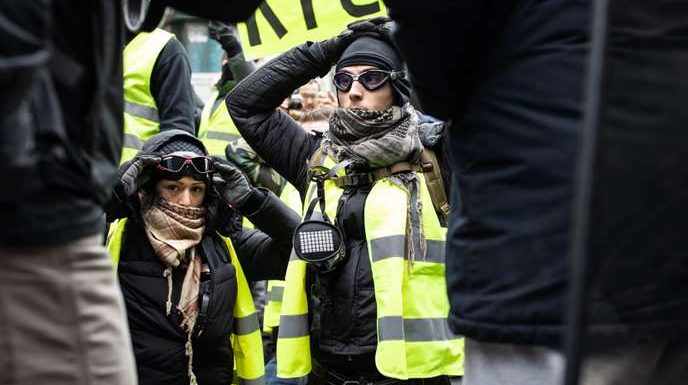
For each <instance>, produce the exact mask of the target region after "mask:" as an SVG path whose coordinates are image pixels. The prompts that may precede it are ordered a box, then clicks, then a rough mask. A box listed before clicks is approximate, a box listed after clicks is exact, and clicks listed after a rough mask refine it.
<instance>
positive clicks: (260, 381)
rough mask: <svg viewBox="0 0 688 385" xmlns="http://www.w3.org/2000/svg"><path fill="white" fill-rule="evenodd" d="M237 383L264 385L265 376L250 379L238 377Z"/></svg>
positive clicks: (242, 384) (240, 384)
mask: <svg viewBox="0 0 688 385" xmlns="http://www.w3.org/2000/svg"><path fill="white" fill-rule="evenodd" d="M239 385H265V377H264V376H261V377H258V378H253V379H250V380H248V379H246V378H241V377H239Z"/></svg>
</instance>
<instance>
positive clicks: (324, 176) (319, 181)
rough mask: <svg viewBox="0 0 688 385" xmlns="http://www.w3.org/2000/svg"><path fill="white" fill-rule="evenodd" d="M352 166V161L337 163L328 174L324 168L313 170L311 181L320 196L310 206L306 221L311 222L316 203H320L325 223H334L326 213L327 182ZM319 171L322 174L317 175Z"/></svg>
mask: <svg viewBox="0 0 688 385" xmlns="http://www.w3.org/2000/svg"><path fill="white" fill-rule="evenodd" d="M350 164H351V161H350V160H344V161H341V162H339V163H337V164H336V165H335V166H334V167H332V168H331V169H330V170H328V171H327V172H325V170H327V169H326V168H324V167H316V168H313V169H311V171H310V180H311V181H313V182H315V185H316V187H317V194H318V195H317V196H316V197H315V198H314V199H313V200H312V201H311V203H310V204H309V205H308V210H307V211H306V215H305V217H304V220H309V219H310V218H311V215H312V214H313V210H314V209H315V203H316V202H320V212H321V213H322V216H323V219H325V221H326V222H328V223H332V222H331V221H330V218H329V217H328V216H327V213H326V212H325V181H326V180H328V179H335V178H334V177H335V175H337V173H338V172H339V170H341V169H343V168H345V167H346V166H348V165H350ZM318 171H320V172H322V173H316V172H318ZM335 183H336V182H335Z"/></svg>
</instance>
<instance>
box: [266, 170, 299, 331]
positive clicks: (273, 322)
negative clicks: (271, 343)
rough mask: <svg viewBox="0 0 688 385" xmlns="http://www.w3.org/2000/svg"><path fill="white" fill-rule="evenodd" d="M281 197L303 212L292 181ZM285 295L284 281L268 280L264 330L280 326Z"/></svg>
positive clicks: (285, 202)
mask: <svg viewBox="0 0 688 385" xmlns="http://www.w3.org/2000/svg"><path fill="white" fill-rule="evenodd" d="M280 199H281V200H282V202H284V204H286V205H287V206H289V208H291V209H292V210H294V211H296V212H298V213H301V209H302V205H301V194H299V190H297V189H296V187H294V186H293V185H292V184H291V183H287V184H286V185H285V186H284V190H282V194H280ZM283 296H284V281H280V280H270V281H268V303H267V305H265V311H264V312H263V332H265V333H270V332H272V328H274V327H277V326H279V320H280V313H281V309H282V297H283Z"/></svg>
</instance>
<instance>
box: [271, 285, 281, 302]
mask: <svg viewBox="0 0 688 385" xmlns="http://www.w3.org/2000/svg"><path fill="white" fill-rule="evenodd" d="M282 297H284V287H282V286H273V287H272V289H270V299H269V300H270V301H275V302H282Z"/></svg>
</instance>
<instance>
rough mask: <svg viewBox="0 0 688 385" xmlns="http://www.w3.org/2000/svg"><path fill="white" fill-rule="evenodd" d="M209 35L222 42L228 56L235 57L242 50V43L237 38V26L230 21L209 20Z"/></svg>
mask: <svg viewBox="0 0 688 385" xmlns="http://www.w3.org/2000/svg"><path fill="white" fill-rule="evenodd" d="M208 36H209V37H210V38H211V39H213V40H215V41H217V42H218V43H220V45H221V46H222V49H223V50H225V52H227V56H228V57H230V58H231V57H234V56H236V55H238V54H240V53H241V52H242V50H241V43H240V42H239V39H238V38H237V34H236V27H234V25H232V24H229V23H223V22H221V21H216V20H211V21H209V22H208Z"/></svg>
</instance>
